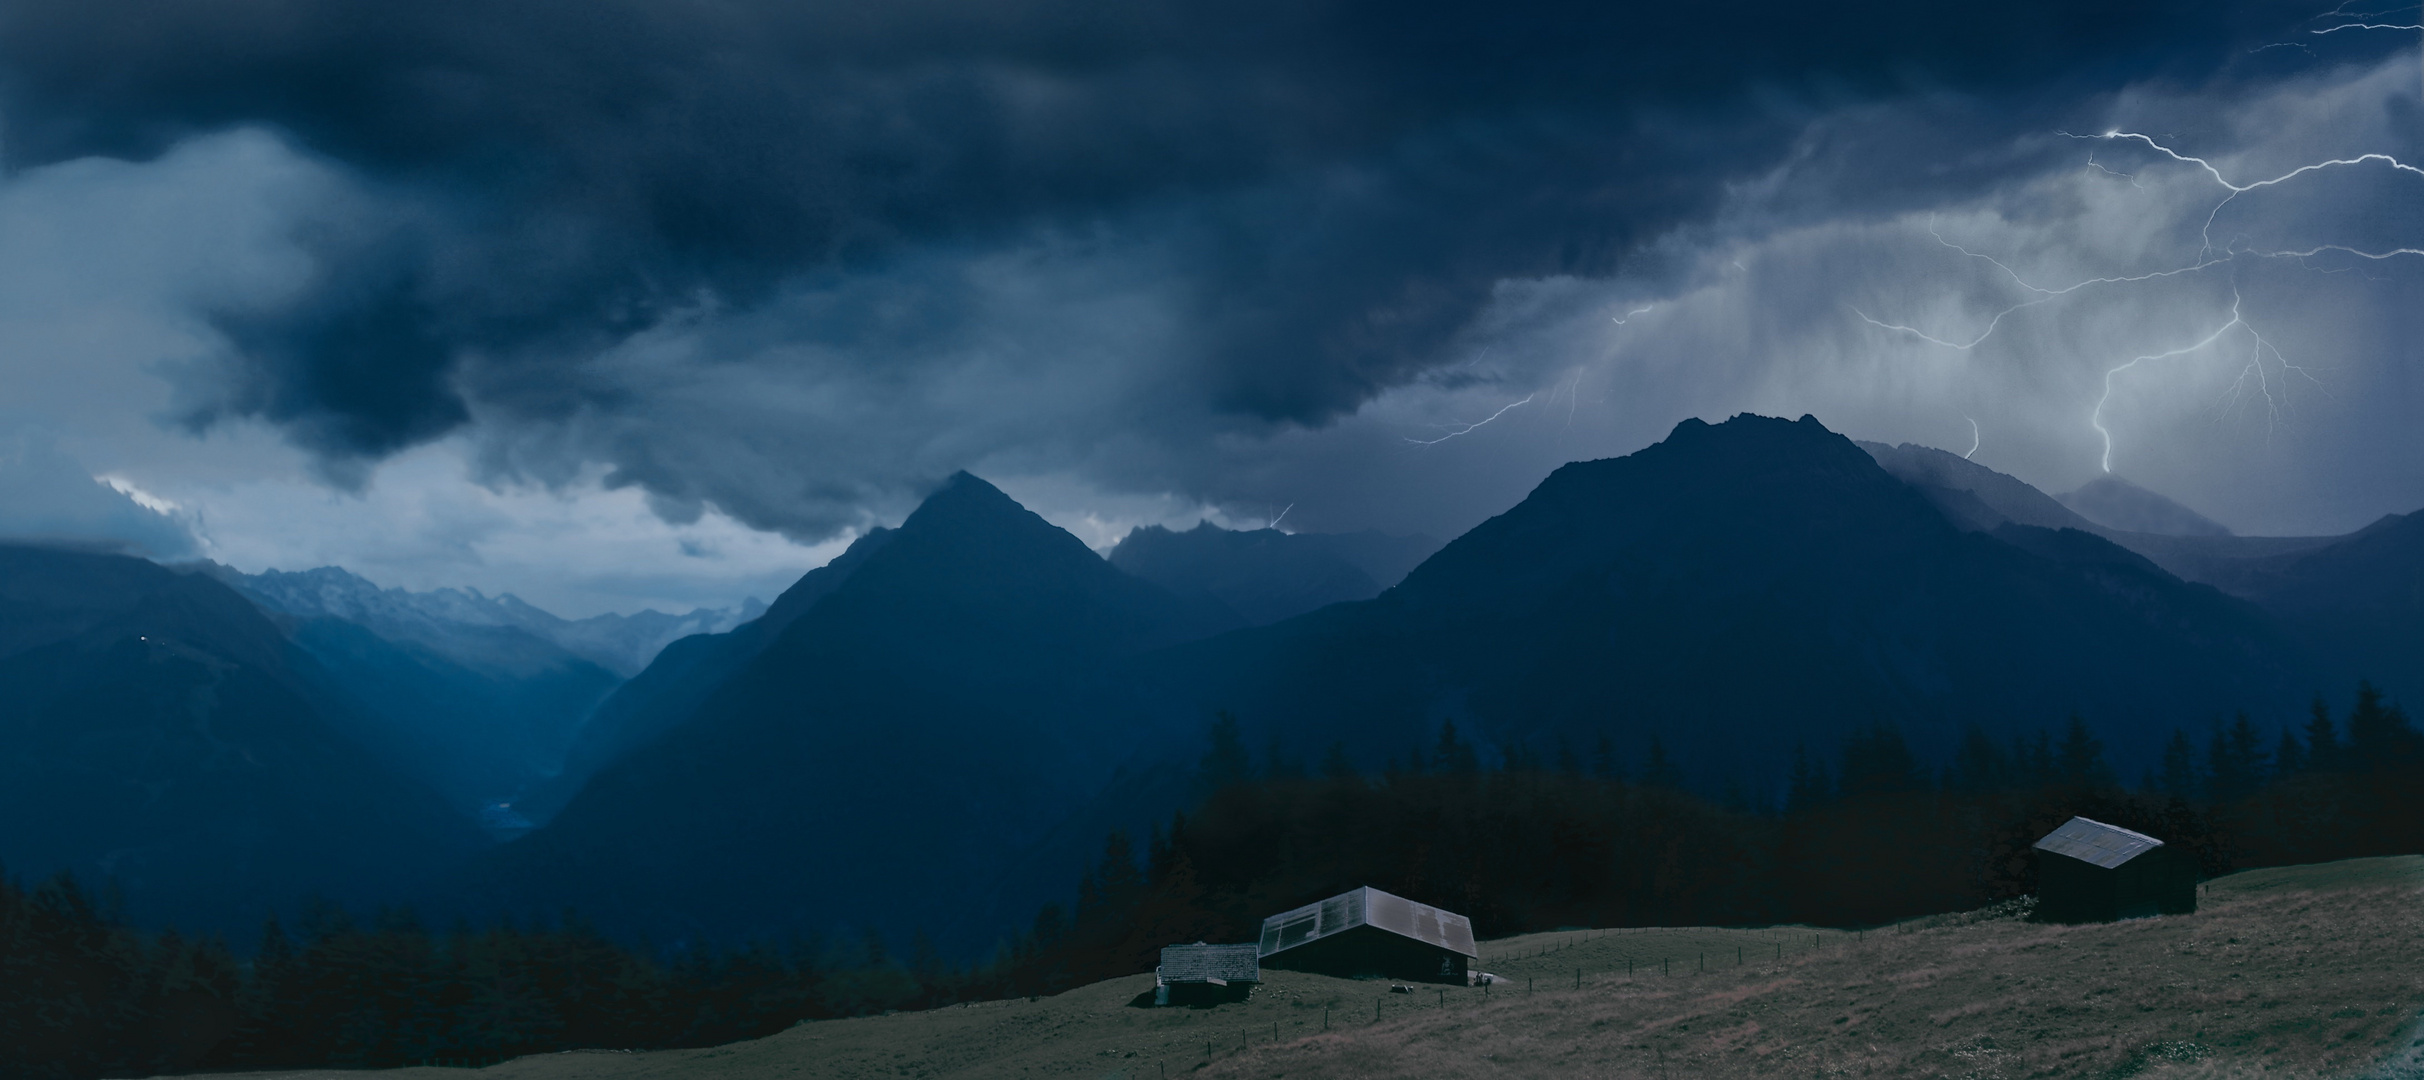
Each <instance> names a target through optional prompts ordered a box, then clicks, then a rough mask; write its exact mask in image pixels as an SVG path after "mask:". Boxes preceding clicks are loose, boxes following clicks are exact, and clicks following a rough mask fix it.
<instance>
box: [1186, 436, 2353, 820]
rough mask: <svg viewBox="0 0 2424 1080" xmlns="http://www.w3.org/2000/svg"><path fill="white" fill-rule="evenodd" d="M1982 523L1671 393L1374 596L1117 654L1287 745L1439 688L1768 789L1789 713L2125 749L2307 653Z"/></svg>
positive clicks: (2064, 542)
mask: <svg viewBox="0 0 2424 1080" xmlns="http://www.w3.org/2000/svg"><path fill="white" fill-rule="evenodd" d="M1999 528H2001V529H2006V530H2016V531H2011V532H2007V533H2005V534H2004V535H2003V536H2002V538H1998V537H1997V536H1993V535H1988V534H1984V533H1980V532H1975V531H1964V530H1963V529H1962V528H1961V527H1958V526H1956V525H1955V524H1954V523H1953V522H1952V521H1951V520H1948V518H1947V517H1946V516H1945V515H1944V514H1943V513H1942V512H1941V511H1939V510H1938V509H1937V507H1936V506H1935V505H1934V504H1932V503H1931V502H1930V501H1929V499H1928V498H1927V497H1926V496H1925V495H1924V494H1923V493H1922V492H1920V491H1919V490H1918V489H1917V488H1915V487H1913V486H1911V485H1909V484H1906V483H1904V482H1902V481H1900V480H1898V479H1896V478H1895V477H1894V476H1892V475H1890V474H1888V473H1887V472H1886V471H1885V470H1884V469H1883V468H1881V467H1880V466H1879V465H1878V463H1877V461H1876V460H1875V459H1874V458H1872V457H1871V456H1870V455H1869V454H1867V453H1864V452H1862V451H1861V450H1860V449H1859V448H1857V447H1855V446H1854V445H1853V444H1852V443H1851V442H1850V441H1849V440H1846V439H1844V438H1842V437H1840V436H1837V435H1835V434H1833V433H1832V432H1829V431H1827V430H1826V429H1825V428H1824V427H1822V426H1820V425H1819V424H1818V423H1817V422H1816V421H1815V420H1813V419H1810V418H1807V417H1804V418H1803V419H1802V420H1801V421H1799V422H1788V421H1783V420H1774V419H1767V418H1761V417H1753V416H1742V417H1736V418H1735V419H1733V420H1730V421H1728V422H1726V423H1724V424H1721V425H1716V426H1710V425H1707V424H1703V423H1700V422H1699V421H1686V422H1684V423H1683V424H1680V425H1678V426H1677V427H1676V429H1675V431H1674V433H1673V434H1672V435H1670V436H1669V438H1668V439H1667V440H1666V441H1665V442H1663V443H1660V444H1658V445H1656V446H1652V447H1650V448H1648V449H1645V450H1643V451H1641V452H1639V453H1636V454H1633V455H1631V456H1628V457H1624V458H1616V459H1610V460H1604V461H1592V462H1579V463H1575V464H1571V465H1567V466H1565V467H1563V468H1560V469H1559V470H1557V472H1556V473H1554V474H1552V475H1551V476H1550V477H1549V478H1548V479H1547V480H1545V481H1543V482H1542V483H1541V484H1540V486H1539V487H1538V488H1537V489H1535V490H1534V491H1533V492H1532V493H1531V495H1530V496H1529V497H1527V498H1526V499H1525V500H1524V501H1523V502H1522V503H1521V504H1519V505H1518V506H1516V507H1515V508H1513V509H1511V510H1509V511H1507V512H1506V513H1504V514H1501V515H1499V516H1498V517H1496V518H1493V519H1491V520H1490V521H1488V522H1485V523H1484V524H1482V525H1481V526H1479V527H1477V528H1475V529H1474V530H1473V531H1471V532H1470V533H1467V534H1466V535H1465V536H1463V537H1460V538H1458V539H1457V540H1456V541H1454V542H1453V543H1451V544H1449V545H1448V546H1447V547H1446V548H1445V549H1443V550H1441V551H1440V553H1439V554H1438V555H1435V556H1433V557H1432V558H1431V559H1430V560H1429V561H1428V562H1425V563H1424V564H1423V565H1422V566H1421V567H1420V568H1418V569H1416V570H1415V571H1414V572H1413V573H1412V574H1411V575H1409V576H1408V577H1407V579H1406V580H1405V582H1404V583H1403V584H1401V585H1399V586H1398V587H1397V588H1395V589H1392V590H1390V591H1389V592H1387V593H1385V594H1384V595H1382V596H1381V597H1380V598H1379V599H1376V600H1373V601H1370V602H1368V603H1364V604H1350V605H1344V606H1341V607H1333V608H1328V609H1325V610H1323V611H1319V612H1315V613H1313V614H1311V615H1307V616H1303V617H1300V618H1298V619H1294V620H1290V621H1288V622H1285V623H1281V624H1278V625H1276V626H1272V627H1266V628H1262V629H1258V630H1253V631H1247V632H1244V633H1239V634H1232V635H1227V636H1225V637H1223V638H1220V639H1216V640H1214V641H1209V642H1204V643H1200V644H1197V645H1191V646H1187V647H1184V648H1181V649H1177V650H1173V651H1172V652H1170V653H1168V654H1165V655H1160V656H1156V657H1152V658H1149V660H1148V661H1146V662H1145V663H1143V664H1141V665H1140V666H1139V671H1138V678H1139V680H1140V682H1141V683H1142V684H1144V685H1148V686H1152V687H1155V688H1156V690H1155V691H1153V693H1152V696H1154V697H1156V698H1157V699H1159V700H1161V701H1163V702H1164V703H1165V706H1164V707H1166V708H1170V709H1172V710H1173V713H1172V721H1171V722H1172V723H1173V724H1174V725H1175V724H1177V723H1178V720H1179V718H1183V717H1187V716H1197V717H1200V716H1203V715H1207V714H1208V713H1209V712H1210V711H1211V710H1212V709H1215V708H1230V709H1234V710H1236V711H1238V712H1239V713H1240V715H1241V716H1243V717H1244V718H1245V719H1246V720H1247V721H1248V723H1249V725H1251V726H1255V727H1262V728H1266V729H1268V730H1273V731H1278V732H1284V733H1285V735H1286V738H1287V739H1288V740H1289V741H1290V742H1291V743H1292V744H1293V745H1294V746H1295V747H1296V749H1297V752H1299V753H1301V754H1306V755H1311V754H1315V753H1318V752H1320V748H1321V746H1322V745H1323V744H1324V743H1326V742H1328V741H1330V740H1334V739H1335V740H1342V741H1344V742H1346V743H1347V744H1348V747H1349V749H1350V751H1351V752H1353V753H1354V754H1355V755H1356V756H1357V757H1358V758H1359V759H1360V760H1362V761H1363V762H1365V763H1366V764H1367V765H1374V764H1378V763H1379V762H1380V761H1382V760H1383V759H1385V758H1387V757H1389V756H1391V755H1394V754H1395V753H1396V752H1398V751H1400V750H1402V749H1405V748H1406V747H1408V746H1409V745H1413V746H1420V747H1428V746H1429V745H1430V743H1431V742H1432V741H1433V740H1435V739H1436V733H1437V731H1438V727H1439V723H1440V721H1441V720H1442V719H1446V718H1454V719H1455V720H1456V721H1457V723H1458V725H1459V727H1461V728H1463V729H1465V730H1466V732H1467V733H1468V734H1469V735H1471V734H1478V735H1479V736H1480V737H1481V738H1482V739H1483V740H1484V741H1485V742H1486V741H1504V742H1509V743H1512V742H1515V741H1523V742H1526V743H1528V744H1529V745H1530V746H1531V747H1532V748H1533V749H1535V750H1542V749H1544V748H1545V745H1546V744H1547V743H1548V742H1550V741H1552V740H1554V739H1555V738H1557V737H1558V736H1560V735H1564V736H1565V737H1567V738H1568V739H1570V740H1575V741H1578V742H1579V741H1582V740H1587V739H1590V738H1595V737H1596V736H1597V735H1598V734H1599V733H1601V732H1606V733H1609V734H1611V735H1613V736H1614V737H1615V738H1616V739H1617V742H1618V746H1619V748H1620V749H1621V751H1622V752H1623V753H1625V754H1626V755H1628V756H1631V757H1633V758H1634V759H1635V760H1638V759H1639V755H1640V754H1641V753H1643V751H1644V749H1645V745H1646V743H1647V741H1648V740H1649V738H1650V737H1651V736H1652V735H1654V734H1655V735H1657V736H1659V737H1661V738H1662V739H1663V740H1664V741H1665V743H1666V746H1667V747H1668V749H1669V750H1670V751H1672V752H1674V753H1676V754H1677V755H1678V756H1679V757H1680V758H1681V760H1682V762H1683V765H1684V767H1685V770H1686V773H1687V775H1689V776H1690V777H1691V778H1692V779H1693V781H1694V782H1695V783H1697V784H1699V785H1702V786H1704V787H1706V788H1711V789H1713V788H1715V787H1716V786H1718V785H1719V784H1720V783H1721V782H1723V781H1725V780H1728V779H1732V780H1738V781H1741V782H1743V783H1744V784H1746V785H1747V786H1749V787H1751V788H1752V789H1753V790H1761V789H1767V790H1772V789H1773V785H1775V784H1776V783H1777V782H1778V781H1779V780H1780V778H1781V776H1782V773H1783V768H1784V764H1785V759H1786V758H1787V757H1788V756H1789V754H1790V752H1791V750H1792V748H1793V746H1794V745H1795V744H1796V743H1799V742H1802V741H1805V740H1806V741H1808V742H1810V743H1811V744H1812V745H1813V748H1817V749H1831V747H1832V746H1833V743H1834V741H1835V740H1836V739H1837V738H1839V737H1841V736H1842V735H1843V734H1845V733H1846V732H1848V731H1850V730H1853V729H1855V728H1858V727H1863V726H1866V725H1868V724H1871V723H1876V722H1886V723H1892V724H1896V725H1899V726H1901V727H1902V728H1903V729H1904V730H1905V732H1906V734H1907V735H1908V736H1909V737H1910V739H1911V741H1912V742H1913V744H1914V745H1915V746H1916V748H1918V749H1919V750H1920V751H1921V752H1922V753H1924V754H1930V755H1933V756H1937V757H1938V758H1939V759H1941V757H1942V756H1943V755H1944V754H1945V753H1946V752H1948V751H1949V749H1950V746H1951V743H1952V742H1953V740H1954V739H1955V738H1956V737H1957V736H1958V734H1959V732H1960V730H1961V727H1962V726H1963V725H1964V724H1966V723H1969V722H1977V723H1980V724H1983V725H1985V726H1986V727H1987V728H1988V729H1989V730H1991V731H1994V732H1997V733H1999V734H2002V735H2009V734H2013V733H2017V732H2020V731H2027V730H2035V729H2038V728H2040V727H2047V726H2055V725H2058V724H2059V723H2060V722H2061V721H2062V719H2063V717H2064V716H2065V715H2066V714H2067V713H2069V712H2071V711H2073V710H2076V711H2078V712H2079V713H2081V714H2082V715H2083V716H2084V717H2085V718H2086V719H2088V720H2089V721H2091V722H2092V723H2094V724H2096V725H2097V726H2098V727H2099V728H2101V729H2102V730H2103V731H2105V732H2106V733H2107V735H2106V737H2107V738H2108V739H2110V740H2111V741H2112V742H2113V744H2114V746H2113V749H2114V751H2115V753H2116V755H2117V756H2118V757H2120V758H2121V760H2122V762H2123V763H2124V764H2125V765H2126V766H2129V767H2133V768H2134V767H2135V765H2136V764H2137V763H2138V762H2140V761H2144V760H2148V759H2149V758H2150V757H2151V755H2152V754H2153V753H2154V750H2155V745H2156V743H2158V742H2159V740H2160V739H2161V738H2162V737H2163V736H2164V735H2168V733H2169V732H2170V730H2171V727H2172V725H2174V724H2188V723H2196V724H2202V723H2203V722H2204V721H2205V719H2206V718H2208V717H2210V716H2212V715H2214V714H2215V712H2216V711H2217V710H2224V709H2231V708H2240V707H2245V708H2251V709H2256V710H2259V712H2261V711H2262V710H2265V709H2268V708H2269V709H2289V708H2292V707H2294V701H2295V699H2296V697H2297V695H2298V694H2299V693H2300V692H2301V689H2302V688H2303V687H2304V686H2305V685H2306V683H2307V681H2308V675H2307V671H2308V670H2309V669H2308V668H2307V667H2306V665H2305V664H2304V662H2303V661H2302V660H2301V659H2299V658H2298V656H2297V655H2296V652H2295V650H2294V649H2293V648H2291V647H2290V646H2289V645H2288V644H2287V643H2286V642H2285V641H2284V639H2282V638H2281V636H2280V635H2279V634H2278V633H2276V632H2275V630H2274V629H2273V628H2272V626H2271V625H2270V624H2269V622H2268V621H2267V620H2266V619H2264V617H2263V616H2262V615H2261V613H2260V612H2258V611H2256V610H2255V609H2254V608H2253V607H2252V606H2250V605H2247V604H2244V603H2241V602H2238V601H2234V600H2232V599H2230V598H2227V597H2224V596H2222V595H2220V594H2218V593H2215V592H2214V591H2213V590H2211V589H2207V588H2202V587H2198V586H2193V585H2188V584H2185V583H2182V582H2180V581H2178V580H2177V579H2174V578H2172V577H2171V576H2170V575H2168V574H2165V573H2163V572H2162V571H2161V570H2159V569H2157V568H2155V567H2154V566H2152V565H2151V564H2148V563H2147V562H2146V561H2145V560H2144V559H2141V558H2139V557H2137V556H2135V555H2131V554H2130V553H2128V552H2126V551H2123V550H2121V549H2119V548H2117V547H2114V546H2113V545H2111V544H2109V543H2107V542H2105V541H2103V540H2101V539H2098V538H2096V537H2094V536H2091V535H2088V534H2086V533H2081V532H2077V531H2075V530H2074V531H2061V532H2050V531H2048V530H2042V529H2034V528H2031V527H2029V526H2021V525H2011V524H2006V525H2003V526H2000V527H1999ZM2007 541H2012V542H2007ZM1195 730H1200V721H1198V722H1197V723H1196V725H1195ZM1173 752H1178V751H1176V750H1175V749H1174V751H1173Z"/></svg>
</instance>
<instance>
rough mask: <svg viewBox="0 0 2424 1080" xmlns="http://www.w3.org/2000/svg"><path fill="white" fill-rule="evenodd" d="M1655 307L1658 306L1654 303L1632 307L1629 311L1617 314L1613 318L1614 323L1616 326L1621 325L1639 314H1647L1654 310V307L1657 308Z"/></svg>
mask: <svg viewBox="0 0 2424 1080" xmlns="http://www.w3.org/2000/svg"><path fill="white" fill-rule="evenodd" d="M1657 307H1658V305H1656V304H1651V305H1649V306H1648V307H1637V308H1634V309H1633V310H1631V311H1628V312H1625V313H1624V314H1622V315H1618V316H1616V319H1615V322H1616V325H1618V326H1623V325H1624V324H1625V323H1628V322H1631V321H1632V320H1634V319H1636V318H1639V317H1640V316H1643V315H1647V314H1649V313H1650V312H1652V311H1654V310H1656V309H1657Z"/></svg>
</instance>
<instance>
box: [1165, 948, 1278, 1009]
mask: <svg viewBox="0 0 2424 1080" xmlns="http://www.w3.org/2000/svg"><path fill="white" fill-rule="evenodd" d="M1261 982H1262V957H1261V954H1260V952H1259V951H1258V950H1257V949H1256V948H1255V946H1254V943H1253V942H1247V943H1245V944H1243V945H1206V944H1204V943H1203V942H1200V941H1198V942H1196V943H1195V944H1193V945H1165V946H1163V947H1162V951H1161V966H1160V967H1157V968H1154V969H1153V1003H1154V1004H1156V1005H1196V1004H1209V1003H1212V1002H1218V1001H1242V1000H1244V999H1245V998H1246V996H1247V995H1248V994H1250V993H1252V992H1253V990H1254V987H1255V986H1256V985H1257V984H1259V983H1261Z"/></svg>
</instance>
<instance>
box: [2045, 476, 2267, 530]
mask: <svg viewBox="0 0 2424 1080" xmlns="http://www.w3.org/2000/svg"><path fill="white" fill-rule="evenodd" d="M2059 498H2060V499H2061V500H2062V505H2064V506H2067V507H2070V508H2071V509H2072V510H2076V511H2078V512H2079V514H2080V516H2082V517H2085V518H2087V519H2088V520H2089V521H2093V522H2095V523H2096V524H2098V525H2102V526H2104V527H2105V528H2108V529H2119V530H2121V531H2123V532H2139V533H2153V534H2155V535H2157V536H2229V535H2230V534H2231V532H2230V529H2229V528H2227V527H2225V526H2223V525H2222V524H2221V523H2220V522H2217V521H2214V520H2213V519H2211V518H2208V517H2206V516H2205V515H2203V514H2200V513H2198V512H2196V511H2194V510H2191V509H2189V508H2187V507H2185V506H2182V505H2180V504H2179V503H2176V502H2173V501H2172V500H2170V499H2167V498H2165V497H2163V496H2161V495H2157V494H2155V493H2154V492H2151V491H2148V490H2146V489H2145V488H2142V487H2139V486H2138V485H2136V484H2133V483H2130V482H2129V481H2127V480H2123V479H2121V478H2120V477H2118V476H2099V477H2097V478H2095V479H2094V480H2092V481H2089V482H2088V483H2087V485H2086V486H2084V487H2081V488H2080V489H2078V490H2077V491H2072V492H2067V493H2064V494H2063V495H2061V496H2059Z"/></svg>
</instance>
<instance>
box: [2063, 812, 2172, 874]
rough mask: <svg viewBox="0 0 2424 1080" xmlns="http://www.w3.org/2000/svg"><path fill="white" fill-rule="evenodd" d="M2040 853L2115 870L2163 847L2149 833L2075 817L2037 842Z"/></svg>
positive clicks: (2159, 841) (2161, 842)
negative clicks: (2049, 853)
mask: <svg viewBox="0 0 2424 1080" xmlns="http://www.w3.org/2000/svg"><path fill="white" fill-rule="evenodd" d="M2036 846H2037V848H2038V850H2041V851H2050V852H2053V853H2054V854H2056V855H2068V856H2070V857H2071V858H2074V859H2077V860H2079V861H2080V862H2084V863H2089V864H2092V865H2095V866H2101V867H2103V868H2105V869H2107V870H2111V869H2115V868H2117V867H2119V866H2120V865H2121V864H2122V863H2125V862H2128V861H2130V860H2131V859H2135V858H2137V857H2138V856H2140V855H2143V854H2146V853H2147V852H2149V851H2153V850H2154V849H2156V848H2159V847H2162V846H2163V841H2161V840H2157V839H2155V838H2154V837H2151V836H2148V835H2146V834H2145V833H2139V832H2131V831H2129V830H2128V829H2124V828H2122V827H2120V826H2118V825H2107V824H2105V823H2103V822H2101V821H2097V820H2095V819H2093V818H2083V817H2075V818H2072V819H2070V820H2069V821H2065V822H2063V823H2062V827H2061V828H2058V829H2055V830H2054V831H2052V832H2049V833H2047V834H2045V839H2042V840H2039V841H2037V844H2036Z"/></svg>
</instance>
